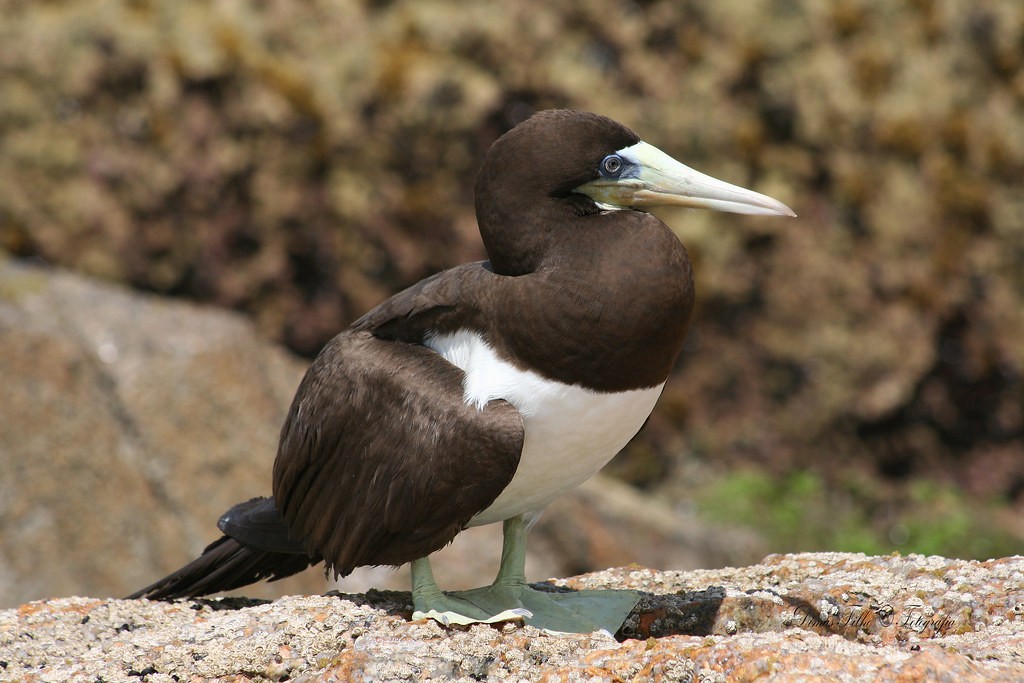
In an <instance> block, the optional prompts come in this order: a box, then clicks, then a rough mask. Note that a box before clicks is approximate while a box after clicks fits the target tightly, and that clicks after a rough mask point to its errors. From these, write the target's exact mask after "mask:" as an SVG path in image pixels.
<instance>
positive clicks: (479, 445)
mask: <svg viewBox="0 0 1024 683" xmlns="http://www.w3.org/2000/svg"><path fill="white" fill-rule="evenodd" d="M661 205H669V206H685V207H695V208H708V209H714V210H717V211H728V212H733V213H745V214H769V215H782V216H794V215H795V214H794V213H793V211H792V210H790V209H789V208H788V207H787V206H785V205H784V204H782V203H780V202H778V201H776V200H774V199H771V198H770V197H766V196H764V195H762V194H758V193H756V192H753V191H750V190H746V189H743V188H740V187H737V186H734V185H730V184H728V183H725V182H722V181H720V180H716V179H714V178H711V177H710V176H706V175H704V174H702V173H698V172H697V171H695V170H693V169H691V168H689V167H687V166H684V165H683V164H681V163H679V162H678V161H676V160H675V159H673V158H672V157H670V156H668V155H667V154H665V153H664V152H662V151H660V150H659V149H657V148H656V147H653V146H651V145H649V144H647V143H645V142H642V141H641V140H640V138H639V137H638V136H637V135H636V134H635V133H634V132H633V131H631V130H629V129H628V128H626V127H625V126H623V125H621V124H619V123H616V122H615V121H612V120H611V119H608V118H605V117H603V116H598V115H595V114H589V113H584V112H577V111H567V110H555V111H545V112H541V113H538V114H536V115H534V116H533V117H531V118H530V119H528V120H527V121H525V122H523V123H521V124H520V125H518V126H516V127H515V128H513V129H512V130H511V131H509V132H508V133H506V134H505V135H503V136H502V137H501V138H500V139H498V140H497V142H495V143H494V144H493V145H492V146H491V148H490V150H489V151H488V152H487V154H486V156H485V158H484V162H483V166H482V168H481V170H480V173H479V176H478V178H477V183H476V215H477V221H478V223H479V227H480V234H481V236H482V238H483V242H484V246H485V247H486V249H487V255H488V257H489V260H487V261H483V262H479V263H472V264H468V265H463V266H460V267H456V268H452V269H451V270H447V271H444V272H442V273H438V274H437V275H434V276H433V277H430V278H427V279H426V280H423V281H422V282H420V283H418V284H416V285H414V286H412V287H410V288H409V289H406V290H405V291H403V292H400V293H399V294H396V295H395V296H393V297H391V298H390V299H388V300H387V301H385V302H384V303H382V304H381V305H379V306H378V307H376V308H375V309H373V310H372V311H370V312H369V313H367V314H366V315H365V316H363V317H362V318H360V319H359V320H357V321H356V322H355V323H353V324H352V326H351V327H350V328H349V329H347V330H345V331H344V332H342V333H340V334H339V335H338V336H336V337H335V338H334V339H333V340H331V341H330V342H329V343H328V344H327V345H326V346H325V347H324V349H323V350H322V351H321V352H320V354H319V356H317V358H316V359H315V360H314V361H313V364H312V366H311V367H310V368H309V370H308V371H307V373H306V375H305V377H304V379H303V380H302V383H301V384H300V385H299V388H298V391H297V393H296V395H295V399H294V401H293V403H292V406H291V410H290V411H289V413H288V417H287V419H286V420H285V423H284V426H283V428H282V430H281V439H280V445H279V446H278V451H277V459H276V460H275V463H274V472H273V497H270V498H254V499H252V500H250V501H247V502H245V503H241V504H239V505H236V506H235V507H233V508H232V509H231V510H230V511H228V512H227V513H226V514H225V515H224V516H223V517H222V518H221V520H220V522H219V524H218V526H219V527H220V529H221V531H223V533H224V536H223V537H221V538H220V539H219V540H217V541H214V542H213V543H212V544H211V545H209V546H208V547H207V548H206V549H205V550H204V551H203V553H202V555H201V556H200V557H199V558H198V559H196V560H194V561H193V562H192V563H190V564H188V565H186V566H185V567H183V568H182V569H180V570H178V571H176V572H174V573H173V574H171V575H169V576H167V577H166V578H163V579H161V580H159V581H157V582H156V583H154V584H152V585H151V586H148V587H146V588H143V589H142V590H140V591H138V592H137V593H135V594H134V595H132V596H130V597H149V598H155V599H164V598H173V597H195V596H199V595H206V594H210V593H215V592H220V591H225V590H231V589H234V588H238V587H241V586H244V585H247V584H250V583H253V582H255V581H258V580H260V579H269V580H274V579H278V578H282V577H285V576H289V575H291V574H294V573H296V572H298V571H301V570H303V569H305V568H306V567H308V566H311V565H314V564H317V563H319V562H324V563H326V568H327V570H328V571H333V572H334V574H335V576H336V577H337V576H345V575H347V574H349V573H350V572H351V571H352V570H353V569H355V568H356V567H360V566H364V565H402V564H405V563H412V583H413V586H412V597H413V603H414V607H415V613H414V616H415V617H416V618H420V617H432V618H435V619H437V620H438V621H441V622H442V623H446V624H447V623H453V622H457V623H469V622H474V621H485V622H486V621H495V620H507V619H514V618H525V620H526V622H527V623H532V624H535V625H537V626H540V627H544V628H549V629H552V630H556V631H590V630H594V629H596V628H606V629H607V630H610V631H613V632H614V630H615V629H616V628H617V626H618V624H619V623H621V621H622V619H624V618H625V616H626V615H627V614H628V612H629V611H630V610H631V609H632V607H633V606H634V604H635V602H636V597H635V595H633V594H628V595H625V596H623V595H622V594H620V593H617V592H615V591H590V592H585V593H567V594H556V593H548V592H541V591H537V590H535V589H532V588H530V587H529V586H528V585H527V582H526V577H525V571H524V561H525V542H526V533H527V531H528V529H529V527H530V525H531V524H532V523H533V522H534V521H536V519H537V518H538V517H539V515H540V514H541V512H542V511H543V509H544V507H545V506H546V505H547V504H548V503H550V502H551V501H552V500H554V499H555V498H556V497H557V496H558V495H559V494H561V493H563V492H565V491H567V490H569V489H571V488H573V487H575V486H577V485H579V484H580V483H582V482H583V481H584V480H586V479H587V478H588V477H590V476H591V475H593V474H594V473H596V472H597V471H598V470H600V469H601V468H602V467H603V466H604V465H605V464H606V463H607V462H608V461H609V460H610V459H611V458H612V457H613V456H614V455H615V454H616V453H618V452H619V450H620V449H622V447H623V446H625V445H626V443H627V442H628V441H629V440H630V439H631V438H632V437H633V436H634V435H635V434H636V433H637V431H638V430H639V429H640V427H641V426H642V425H643V424H644V421H645V420H646V419H647V417H648V415H650V413H651V410H652V409H653V408H654V404H655V402H656V401H657V400H658V397H659V395H660V394H661V391H662V388H663V387H664V385H665V381H666V380H667V379H668V375H669V372H670V371H671V369H672V366H673V364H674V363H675V360H676V357H677V356H678V355H679V352H680V350H681V348H682V345H683V338H684V337H685V335H686V329H687V325H688V324H689V320H690V314H691V311H692V308H693V300H694V288H693V275H692V271H691V267H690V261H689V258H688V257H687V254H686V250H685V249H684V248H683V246H682V244H680V242H679V241H678V240H677V239H676V237H675V235H673V233H672V232H671V230H669V228H668V227H667V226H666V225H665V224H664V223H662V222H661V221H660V220H659V219H657V218H656V217H654V216H653V215H651V214H649V213H645V212H643V209H645V208H647V207H652V206H661ZM496 522H503V523H504V534H505V542H504V547H503V551H502V557H501V564H500V569H499V571H498V575H497V578H496V579H495V580H494V583H493V584H492V585H490V586H488V587H485V588H480V589H475V590H473V591H466V592H462V593H444V592H442V591H441V590H440V589H439V588H438V586H437V584H436V583H435V581H434V577H433V575H432V573H431V570H430V564H429V560H428V559H427V558H428V556H429V555H430V554H431V553H433V552H435V551H437V550H439V549H440V548H442V547H444V546H445V545H447V544H448V543H449V542H451V541H452V539H453V538H454V537H455V536H456V535H457V534H458V533H459V532H460V531H462V530H463V529H465V528H467V527H470V526H477V525H481V524H491V523H496Z"/></svg>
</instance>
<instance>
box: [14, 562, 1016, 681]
mask: <svg viewBox="0 0 1024 683" xmlns="http://www.w3.org/2000/svg"><path fill="white" fill-rule="evenodd" d="M558 586H561V587H563V588H564V587H569V586H571V587H577V588H582V587H587V588H598V587H616V588H632V589H635V590H640V591H643V592H645V593H646V594H648V596H647V598H646V600H645V602H644V603H643V604H642V605H641V606H640V607H638V608H637V610H635V611H634V614H632V615H631V617H630V623H629V624H627V626H626V627H624V630H623V631H622V632H620V633H619V634H617V638H613V637H612V636H610V635H608V634H600V633H595V634H584V635H554V634H547V633H542V632H540V631H537V630H536V629H533V628H530V627H525V628H524V627H518V626H514V625H510V624H506V625H503V626H498V627H491V626H473V627H470V628H467V629H459V630H446V629H443V628H441V627H440V626H438V625H437V624H435V623H434V622H429V621H427V622H409V621H408V618H409V612H410V609H411V607H410V605H409V604H408V602H409V601H408V594H407V593H382V592H369V593H366V594H360V595H330V596H314V597H286V598H281V599H279V600H277V601H275V602H273V603H266V602H263V603H261V602H254V601H249V600H241V599H227V600H202V601H186V602H175V603H152V602H147V601H116V600H114V601H108V600H94V599H88V598H62V599H56V600H49V601H43V602H35V603H29V604H26V605H22V606H21V607H19V608H17V609H10V610H5V611H2V612H0V680H12V681H13V680H18V681H27V682H32V683H34V682H44V681H45V682H51V681H52V682H57V681H82V682H85V681H89V682H90V683H91V682H92V681H96V680H99V679H102V680H104V681H108V682H109V683H121V682H125V683H127V682H128V681H131V682H132V683H140V681H149V682H151V683H169V682H170V681H184V680H190V681H241V680H246V681H281V680H292V681H304V682H308V683H312V682H314V681H317V682H321V681H360V680H456V681H473V680H475V681H480V680H543V681H594V680H596V681H606V680H607V681H618V680H659V681H687V682H691V681H722V682H725V681H753V680H762V679H766V678H770V679H771V680H773V681H786V682H788V681H806V680H823V679H832V680H837V681H843V682H856V681H865V682H868V681H909V680H914V681H917V680H935V681H978V682H979V683H980V682H981V681H1007V682H1009V681H1018V680H1021V678H1022V677H1024V558H1022V557H1011V558H1004V559H999V560H990V561H988V562H965V561H960V560H951V559H946V558H942V557H923V556H907V557H901V556H888V557H868V556H864V555H851V554H839V553H829V554H805V555H784V556H770V557H768V558H766V560H765V561H764V562H763V563H761V564H759V565H754V566H749V567H743V568H735V569H720V570H705V571H692V572H657V571H653V570H648V569H642V568H625V569H616V570H608V571H606V572H600V573H597V574H590V575H585V576H580V577H576V578H573V579H567V580H564V581H557V582H554V585H552V586H551V587H552V589H556V588H557V587H558ZM695 616H696V617H697V618H693V617H695Z"/></svg>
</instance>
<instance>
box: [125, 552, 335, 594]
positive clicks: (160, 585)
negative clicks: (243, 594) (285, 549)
mask: <svg viewBox="0 0 1024 683" xmlns="http://www.w3.org/2000/svg"><path fill="white" fill-rule="evenodd" d="M318 562H320V558H318V557H309V556H307V555H295V554H292V553H277V552H273V551H270V550H260V549H258V548H251V547H249V546H244V545H242V544H241V543H239V542H238V541H236V540H235V539H233V538H231V537H230V536H221V537H220V538H219V539H217V540H216V541H214V542H213V543H211V544H210V545H208V546H206V549H205V550H203V554H202V555H200V556H199V557H198V558H196V559H195V560H192V561H191V562H189V563H188V564H187V565H185V566H184V567H182V568H181V569H179V570H178V571H176V572H174V573H172V574H169V575H167V576H165V577H164V578H162V579H160V580H159V581H157V582H156V583H153V584H151V585H149V586H146V587H145V588H143V589H142V590H139V591H136V592H134V593H132V594H131V595H129V596H128V597H127V598H126V599H128V600H133V599H136V598H149V599H151V600H168V599H171V598H195V597H199V596H201V595H210V594H211V593H220V592H222V591H229V590H233V589H235V588H241V587H242V586H248V585H249V584H250V583H256V582H257V581H260V580H263V579H267V580H268V581H276V580H277V579H283V578H284V577H286V576H291V575H292V574H297V573H299V572H301V571H302V570H303V569H306V568H307V567H310V566H312V565H314V564H317V563H318Z"/></svg>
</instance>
